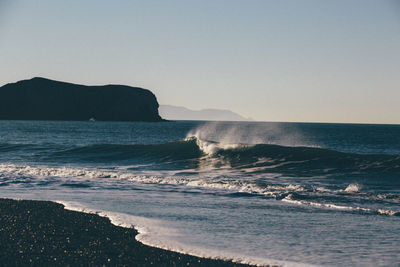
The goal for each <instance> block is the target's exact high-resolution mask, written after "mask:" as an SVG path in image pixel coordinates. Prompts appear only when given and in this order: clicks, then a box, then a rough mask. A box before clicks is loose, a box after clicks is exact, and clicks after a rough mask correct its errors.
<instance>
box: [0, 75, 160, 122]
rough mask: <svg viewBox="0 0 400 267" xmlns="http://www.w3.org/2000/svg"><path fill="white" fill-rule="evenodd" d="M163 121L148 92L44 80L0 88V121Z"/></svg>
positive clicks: (135, 88)
mask: <svg viewBox="0 0 400 267" xmlns="http://www.w3.org/2000/svg"><path fill="white" fill-rule="evenodd" d="M89 119H90V120H93V121H94V120H100V121H162V118H161V117H160V116H159V115H158V102H157V99H156V97H155V96H154V94H153V93H152V92H150V91H149V90H147V89H142V88H138V87H131V86H126V85H103V86H85V85H79V84H72V83H66V82H59V81H53V80H49V79H45V78H33V79H30V80H24V81H19V82H16V83H9V84H6V85H4V86H2V87H0V120H73V121H81V120H82V121H87V120H89Z"/></svg>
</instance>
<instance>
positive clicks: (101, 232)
mask: <svg viewBox="0 0 400 267" xmlns="http://www.w3.org/2000/svg"><path fill="white" fill-rule="evenodd" d="M137 234H138V233H137V231H136V230H135V229H133V228H123V227H118V226H115V225H113V224H111V223H110V220H109V219H108V218H105V217H100V216H98V215H96V214H87V213H81V212H76V211H70V210H65V209H64V207H63V205H61V204H58V203H54V202H49V201H31V200H10V199H0V265H1V266H26V265H28V266H29V265H33V266H54V265H61V266H248V265H242V264H237V263H233V262H230V261H223V260H213V259H206V258H199V257H194V256H189V255H185V254H180V253H176V252H171V251H167V250H163V249H159V248H154V247H150V246H146V245H143V244H142V243H140V242H138V241H136V240H135V236H136V235H137Z"/></svg>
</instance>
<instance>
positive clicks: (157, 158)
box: [0, 121, 400, 266]
mask: <svg viewBox="0 0 400 267" xmlns="http://www.w3.org/2000/svg"><path fill="white" fill-rule="evenodd" d="M0 197H1V198H13V199H32V200H51V201H57V202H59V203H63V204H64V205H65V206H66V208H68V209H73V210H79V211H85V212H96V213H98V214H99V215H101V216H108V217H109V218H110V219H111V221H112V222H113V223H115V224H117V225H121V226H132V225H133V226H134V227H135V228H136V229H137V230H138V231H139V233H140V234H139V235H138V236H137V240H139V241H140V242H142V243H144V244H147V245H151V246H155V247H160V248H165V249H168V250H172V251H178V252H183V253H187V254H191V255H197V256H203V257H210V258H221V259H233V260H234V261H236V262H243V263H251V264H258V265H268V264H271V265H278V266H312V265H315V266H400V125H373V124H330V123H284V122H282V123H280V122H210V121H169V122H158V123H146V122H101V121H95V122H90V121H87V122H68V121H0Z"/></svg>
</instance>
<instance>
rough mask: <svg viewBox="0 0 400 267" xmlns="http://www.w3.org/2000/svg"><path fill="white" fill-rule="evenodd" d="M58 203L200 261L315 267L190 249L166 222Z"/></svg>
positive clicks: (73, 203)
mask: <svg viewBox="0 0 400 267" xmlns="http://www.w3.org/2000/svg"><path fill="white" fill-rule="evenodd" d="M55 202H56V203H59V204H62V205H64V207H65V209H68V210H73V211H79V212H85V213H92V214H97V215H99V216H102V217H107V218H109V219H110V221H111V223H112V224H114V225H116V226H120V227H126V228H132V227H134V228H135V229H136V230H137V231H138V233H139V234H138V235H137V236H136V240H137V241H139V242H141V243H143V244H145V245H148V246H152V247H157V248H161V249H165V250H169V251H174V252H178V253H182V254H188V255H192V256H197V257H203V258H211V259H221V260H232V261H233V262H236V263H243V264H252V265H257V266H269V265H273V266H294V267H300V266H301V267H302V266H313V265H310V264H304V263H297V262H291V261H281V260H274V259H268V258H261V257H253V256H245V255H238V253H233V252H228V251H216V250H214V249H207V248H200V247H195V246H191V245H190V244H183V243H181V242H179V241H177V240H176V237H178V236H179V235H180V234H181V233H180V231H179V230H178V229H176V228H171V227H168V223H167V222H166V221H161V220H156V219H148V218H144V217H139V216H134V215H130V214H124V213H118V212H111V211H99V210H93V209H90V208H87V207H86V206H84V205H82V204H80V203H77V202H70V201H68V202H67V201H59V200H57V201H55ZM166 225H167V226H166Z"/></svg>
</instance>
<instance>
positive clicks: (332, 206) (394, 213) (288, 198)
mask: <svg viewBox="0 0 400 267" xmlns="http://www.w3.org/2000/svg"><path fill="white" fill-rule="evenodd" d="M282 201H283V202H287V203H292V204H297V205H309V206H314V207H321V208H329V209H336V210H349V211H363V212H367V213H372V214H381V215H388V216H397V215H399V213H400V212H398V211H393V210H385V209H378V210H374V209H369V208H362V207H350V206H342V205H336V204H332V203H318V202H312V201H305V200H295V199H293V195H292V194H289V195H287V196H286V197H285V198H283V199H282Z"/></svg>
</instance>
